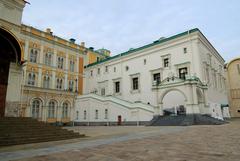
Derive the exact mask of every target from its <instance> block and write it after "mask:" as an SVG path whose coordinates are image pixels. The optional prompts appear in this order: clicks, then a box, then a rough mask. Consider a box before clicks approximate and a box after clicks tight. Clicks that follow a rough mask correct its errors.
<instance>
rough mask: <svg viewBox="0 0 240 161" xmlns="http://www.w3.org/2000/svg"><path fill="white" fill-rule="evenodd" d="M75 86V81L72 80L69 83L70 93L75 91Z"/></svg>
mask: <svg viewBox="0 0 240 161" xmlns="http://www.w3.org/2000/svg"><path fill="white" fill-rule="evenodd" d="M73 86H74V81H73V80H70V81H69V84H68V87H69V88H68V89H69V91H71V92H72V91H73Z"/></svg>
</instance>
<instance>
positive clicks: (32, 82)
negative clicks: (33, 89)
mask: <svg viewBox="0 0 240 161" xmlns="http://www.w3.org/2000/svg"><path fill="white" fill-rule="evenodd" d="M35 79H36V76H35V74H34V73H29V74H28V85H32V86H34V85H35Z"/></svg>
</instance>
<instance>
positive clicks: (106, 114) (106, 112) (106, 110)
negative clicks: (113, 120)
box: [104, 109, 108, 119]
mask: <svg viewBox="0 0 240 161" xmlns="http://www.w3.org/2000/svg"><path fill="white" fill-rule="evenodd" d="M104 118H105V119H108V109H105V117H104Z"/></svg>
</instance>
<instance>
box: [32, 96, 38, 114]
mask: <svg viewBox="0 0 240 161" xmlns="http://www.w3.org/2000/svg"><path fill="white" fill-rule="evenodd" d="M39 111H40V101H39V100H37V99H35V100H33V102H32V117H33V118H39Z"/></svg>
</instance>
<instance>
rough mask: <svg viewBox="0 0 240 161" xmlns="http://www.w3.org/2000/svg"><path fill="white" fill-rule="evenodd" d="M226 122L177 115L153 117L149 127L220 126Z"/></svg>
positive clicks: (198, 115) (209, 117)
mask: <svg viewBox="0 0 240 161" xmlns="http://www.w3.org/2000/svg"><path fill="white" fill-rule="evenodd" d="M225 123H227V122H226V121H223V120H219V119H216V118H213V117H211V116H208V115H201V114H193V115H178V116H154V117H153V119H152V120H151V121H150V123H149V126H190V125H221V124H225Z"/></svg>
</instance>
